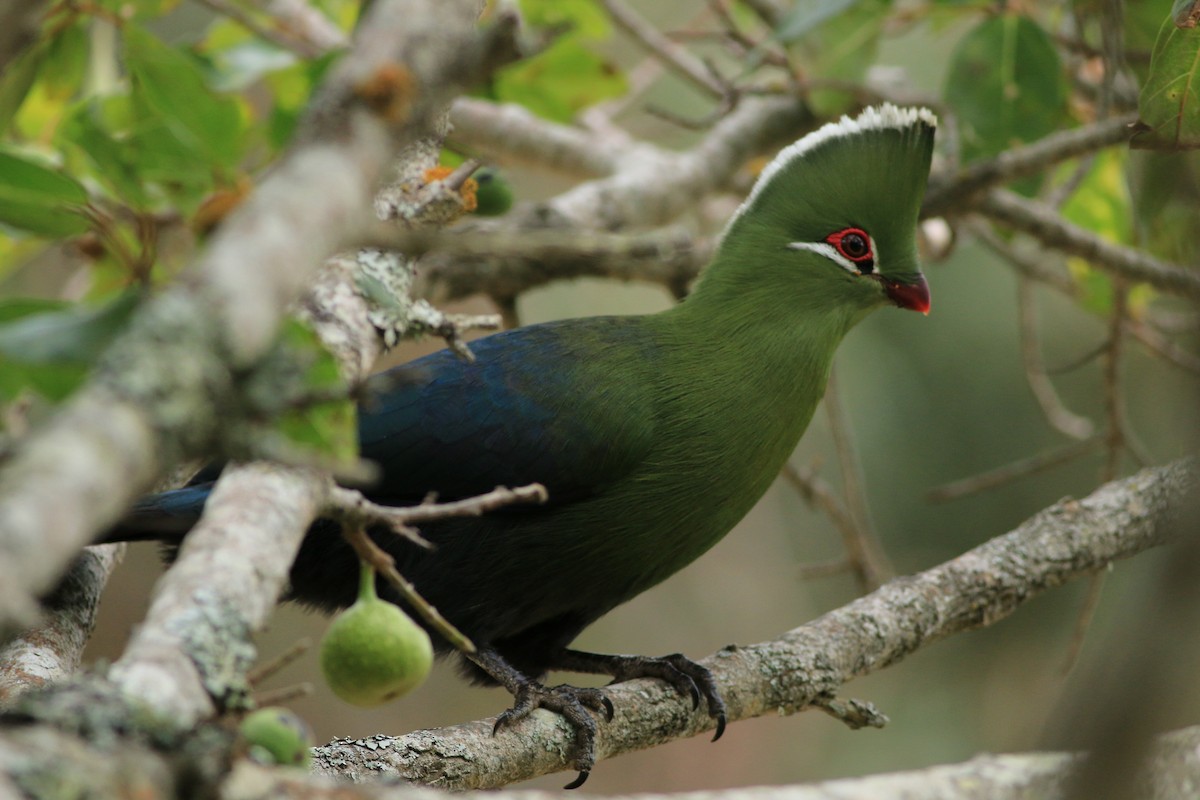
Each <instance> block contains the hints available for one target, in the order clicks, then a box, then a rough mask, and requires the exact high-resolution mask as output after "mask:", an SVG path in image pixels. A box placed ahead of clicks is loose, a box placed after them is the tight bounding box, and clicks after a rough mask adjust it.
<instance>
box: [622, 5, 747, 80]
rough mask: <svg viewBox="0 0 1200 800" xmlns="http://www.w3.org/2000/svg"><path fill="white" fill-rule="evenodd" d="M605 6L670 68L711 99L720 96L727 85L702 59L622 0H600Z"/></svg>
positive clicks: (628, 30)
mask: <svg viewBox="0 0 1200 800" xmlns="http://www.w3.org/2000/svg"><path fill="white" fill-rule="evenodd" d="M602 2H603V4H604V8H605V10H607V11H608V15H609V16H610V17H612V20H613V22H614V23H616V25H617V26H618V27H619V28H621V30H623V31H625V32H626V33H628V34H629V35H630V36H632V37H633V38H634V39H636V40H637V41H638V43H639V44H641V45H642V47H644V48H645V49H646V50H647V51H649V52H650V53H651V54H653V55H654V56H655V57H657V58H658V59H660V60H661V61H662V62H663V64H664V65H666V66H667V67H668V68H669V69H670V70H671V71H673V72H674V73H675V74H677V75H679V76H680V77H682V78H684V79H685V80H687V81H688V82H689V83H691V84H692V85H693V86H696V87H697V88H699V89H701V90H702V91H704V92H705V93H707V94H708V95H710V96H711V97H712V98H713V99H714V100H724V99H725V98H726V97H728V95H729V94H730V92H731V87H730V86H728V85H727V84H725V83H724V82H723V81H722V80H720V79H718V78H716V77H714V76H713V74H712V73H711V71H710V70H709V69H708V68H707V67H706V66H705V65H704V62H703V61H701V60H700V59H698V58H696V57H695V56H693V55H692V54H691V53H690V52H688V51H687V50H686V49H685V48H683V47H680V46H679V45H678V44H676V43H675V42H673V41H671V39H670V38H669V37H667V36H665V35H664V34H663V33H662V31H660V30H659V29H658V28H656V27H654V26H653V25H651V24H650V23H649V22H647V21H646V20H644V19H642V17H641V16H640V15H639V14H638V13H637V12H636V11H634V10H633V9H632V8H630V7H629V6H627V5H626V4H625V2H624V0H602Z"/></svg>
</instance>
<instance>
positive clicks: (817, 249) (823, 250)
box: [788, 242, 861, 275]
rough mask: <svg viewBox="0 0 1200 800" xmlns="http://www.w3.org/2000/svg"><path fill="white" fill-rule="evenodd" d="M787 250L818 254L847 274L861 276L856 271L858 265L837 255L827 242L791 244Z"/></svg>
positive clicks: (839, 254) (835, 250) (857, 270)
mask: <svg viewBox="0 0 1200 800" xmlns="http://www.w3.org/2000/svg"><path fill="white" fill-rule="evenodd" d="M788 249H789V250H810V251H812V252H814V253H819V254H820V255H823V256H825V257H826V258H828V259H829V260H830V261H832V262H833V263H835V264H837V265H838V266H839V267H841V268H842V269H844V270H846V271H847V272H852V273H854V274H855V275H859V274H861V272H860V271H859V269H858V265H857V264H855V263H854V262H853V261H851V260H850V259H848V258H846V257H845V256H844V255H842V254H841V253H839V252H838V251H837V248H835V247H834V246H833V245H831V244H829V242H791V243H789V244H788Z"/></svg>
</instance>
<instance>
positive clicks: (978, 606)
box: [315, 461, 1197, 789]
mask: <svg viewBox="0 0 1200 800" xmlns="http://www.w3.org/2000/svg"><path fill="white" fill-rule="evenodd" d="M1196 481H1197V478H1196V465H1195V464H1194V463H1193V462H1190V461H1182V462H1176V463H1174V464H1172V465H1169V466H1167V467H1160V468H1156V469H1149V470H1144V471H1142V472H1140V473H1138V474H1137V475H1134V476H1132V477H1130V478H1126V479H1124V480H1121V481H1116V482H1114V483H1110V484H1106V485H1104V486H1102V487H1100V488H1099V489H1098V490H1096V491H1095V492H1093V493H1092V494H1091V495H1090V496H1088V497H1087V498H1085V499H1083V500H1080V501H1075V500H1064V501H1061V502H1059V503H1057V504H1055V505H1054V506H1052V507H1050V508H1048V509H1046V510H1045V511H1043V512H1041V513H1039V514H1038V515H1036V516H1035V517H1033V518H1031V519H1030V520H1029V521H1027V522H1026V523H1024V524H1022V525H1021V526H1020V527H1018V528H1017V529H1015V530H1014V531H1012V532H1011V533H1008V534H1005V535H1003V536H1000V537H997V538H995V539H993V540H991V541H989V542H987V543H985V544H983V545H981V546H980V547H977V548H975V549H974V550H971V551H969V552H967V553H965V554H963V555H962V556H959V557H958V558H956V559H954V560H952V561H949V562H947V563H945V564H942V565H941V566H938V567H935V568H933V569H930V570H928V571H926V572H923V573H920V574H918V575H914V576H912V577H907V578H900V579H898V580H895V581H892V582H891V583H888V584H887V585H885V586H883V587H882V588H880V589H879V590H877V591H876V592H874V593H872V594H870V595H867V596H866V597H863V598H860V599H859V600H857V601H855V602H853V603H851V604H849V605H847V606H844V607H843V608H840V609H837V610H835V611H831V612H829V613H827V614H825V615H824V616H822V617H820V618H819V619H817V620H814V621H813V622H811V623H809V624H807V625H804V626H802V627H800V628H796V629H795V630H792V631H789V632H788V633H786V634H784V635H783V636H781V637H779V638H778V639H775V640H773V641H769V642H763V643H761V644H756V645H751V646H748V647H738V646H730V647H727V648H725V649H723V650H721V651H720V652H719V653H717V654H716V655H714V656H712V657H710V658H708V659H706V660H705V662H704V663H705V665H706V666H707V667H709V669H711V670H712V671H713V673H714V675H715V676H716V677H717V680H718V682H719V684H720V686H721V689H722V693H723V694H724V696H725V700H726V703H727V704H728V706H729V709H728V710H729V718H730V720H731V721H733V720H737V719H745V718H748V717H753V716H759V715H762V714H766V713H794V712H796V711H799V710H801V709H803V708H805V707H807V706H809V705H811V704H813V703H814V702H816V701H819V700H821V699H823V698H824V699H827V698H829V697H830V696H832V695H833V694H834V692H836V691H837V689H838V687H840V686H841V684H843V683H845V682H847V681H849V680H851V679H853V678H856V677H859V676H861V675H865V674H867V673H870V672H874V671H876V670H879V669H882V668H884V667H887V666H890V665H892V664H894V663H897V662H898V661H900V660H902V659H903V658H904V657H905V656H907V655H909V654H911V653H913V652H915V651H916V650H918V649H919V648H921V647H923V646H924V645H927V644H929V643H931V642H934V641H937V640H939V639H942V638H945V637H947V636H949V635H951V634H954V633H958V632H961V631H966V630H972V629H974V628H979V627H985V626H988V625H991V624H994V623H995V622H997V621H999V620H1000V619H1003V618H1004V617H1006V616H1008V615H1009V614H1011V613H1012V612H1013V611H1014V610H1016V609H1017V608H1018V607H1019V606H1021V605H1022V604H1023V603H1024V602H1026V601H1027V600H1029V599H1030V598H1032V597H1034V596H1036V595H1038V594H1040V593H1041V592H1043V591H1045V590H1046V589H1049V588H1053V587H1055V586H1059V585H1061V584H1063V583H1065V582H1067V581H1069V580H1072V579H1075V578H1078V577H1081V576H1085V575H1090V574H1091V573H1092V572H1094V571H1095V570H1097V569H1099V568H1101V567H1104V566H1106V565H1107V564H1108V563H1109V562H1111V561H1113V560H1116V559H1120V558H1126V557H1129V556H1132V555H1134V554H1136V553H1138V552H1141V551H1142V550H1145V549H1147V548H1149V547H1153V546H1156V545H1159V544H1161V543H1163V540H1164V537H1165V536H1166V532H1167V530H1168V528H1169V523H1170V522H1171V520H1172V518H1173V516H1172V515H1173V513H1174V509H1175V507H1176V506H1177V505H1178V504H1179V503H1180V502H1181V501H1182V499H1183V498H1184V497H1185V496H1186V495H1187V494H1188V493H1189V492H1193V491H1195V488H1196ZM608 692H609V695H610V697H611V698H612V700H613V704H614V706H615V707H616V711H617V713H616V717H615V719H614V720H613V722H612V723H611V724H609V725H602V726H601V727H600V733H599V736H598V737H597V743H596V744H597V756H598V757H599V758H607V757H610V756H614V755H617V754H619V753H622V752H626V751H629V750H634V749H642V748H646V747H651V746H654V745H656V744H661V743H663V742H665V741H669V740H672V739H677V738H683V737H687V736H693V735H695V734H697V733H700V732H701V731H704V730H707V729H709V728H711V727H712V720H711V719H709V718H708V717H707V716H706V715H705V714H703V713H697V712H693V711H692V709H691V706H690V703H689V701H688V700H687V699H686V698H683V697H680V696H679V695H678V694H677V693H675V692H674V691H673V690H672V689H671V688H670V687H667V686H664V685H662V684H660V683H658V682H654V681H632V682H630V683H627V684H621V685H618V686H614V687H612V688H610V689H609V690H608ZM572 735H573V734H572V732H571V731H570V730H569V728H568V727H567V726H566V724H565V723H564V722H563V721H562V720H561V719H559V718H557V717H556V716H554V715H550V714H546V715H534V716H532V717H530V718H529V719H527V720H525V721H523V722H522V723H521V724H519V725H517V726H513V727H512V728H507V729H503V730H501V731H499V732H497V733H496V734H495V735H493V734H492V721H491V720H480V721H477V722H471V723H466V724H463V725H459V726H456V727H452V728H443V729H438V730H428V731H417V732H415V733H411V734H408V735H406V736H401V737H386V736H377V737H374V738H373V739H372V740H371V741H370V742H356V741H353V740H335V741H334V742H331V743H330V744H328V745H326V746H324V747H320V748H317V750H316V751H315V752H316V761H315V768H316V769H317V771H319V772H322V773H325V774H334V775H342V776H344V777H350V778H355V779H361V778H364V777H367V776H370V777H371V778H377V777H379V776H380V775H394V776H397V777H400V778H402V779H405V780H409V781H415V782H419V783H424V784H429V785H436V786H439V787H443V788H450V789H471V788H495V787H499V786H503V785H506V784H508V783H512V782H514V781H518V780H524V779H527V778H531V777H534V776H536V775H541V774H546V773H549V772H554V771H558V770H563V769H567V768H568V763H567V761H566V759H565V758H564V754H566V753H569V752H570V744H571V741H572Z"/></svg>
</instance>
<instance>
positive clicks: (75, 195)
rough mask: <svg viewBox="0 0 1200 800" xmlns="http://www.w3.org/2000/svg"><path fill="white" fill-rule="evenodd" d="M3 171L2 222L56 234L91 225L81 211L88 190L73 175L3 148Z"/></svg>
mask: <svg viewBox="0 0 1200 800" xmlns="http://www.w3.org/2000/svg"><path fill="white" fill-rule="evenodd" d="M0 175H3V176H4V180H3V181H0V222H4V223H6V224H8V225H12V226H13V227H15V228H20V229H22V230H26V231H30V232H31V233H36V234H39V235H41V236H47V237H52V238H58V237H63V236H73V235H76V234H80V233H83V232H84V231H85V230H87V229H88V221H87V219H85V218H84V217H83V216H81V215H80V214H79V213H78V209H79V207H81V206H83V205H84V204H86V203H87V201H88V194H87V191H86V190H85V189H84V188H83V187H82V186H81V185H80V184H79V183H77V182H76V181H75V180H73V179H72V178H69V177H67V176H66V175H63V174H62V173H61V172H58V171H56V170H53V169H50V168H49V167H46V166H43V165H41V164H39V163H37V162H36V161H32V160H29V159H27V158H23V157H21V156H17V155H14V154H13V153H8V152H3V151H0Z"/></svg>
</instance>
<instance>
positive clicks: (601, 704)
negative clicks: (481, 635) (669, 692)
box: [467, 647, 613, 789]
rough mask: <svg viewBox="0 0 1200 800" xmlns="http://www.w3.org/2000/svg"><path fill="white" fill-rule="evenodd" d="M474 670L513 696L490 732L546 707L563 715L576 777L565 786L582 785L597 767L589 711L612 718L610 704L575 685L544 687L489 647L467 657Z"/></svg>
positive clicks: (598, 694)
mask: <svg viewBox="0 0 1200 800" xmlns="http://www.w3.org/2000/svg"><path fill="white" fill-rule="evenodd" d="M467 658H468V659H470V660H471V662H472V663H474V664H475V665H476V666H477V667H479V668H480V669H481V670H483V671H484V672H486V673H487V674H488V675H491V676H492V677H493V678H494V679H495V680H496V682H497V683H499V684H500V685H501V686H503V687H504V688H505V689H508V691H509V693H511V694H512V696H513V707H512V708H510V709H508V710H507V711H505V712H504V713H503V714H501V715H500V716H499V717H498V718H497V719H496V724H495V726H494V727H493V728H492V733H493V734H494V733H495V732H496V731H498V730H500V729H501V728H503V727H506V726H508V725H511V724H513V723H514V722H517V721H519V720H522V719H524V718H525V717H527V716H529V714H530V712H532V711H533V710H534V709H535V708H545V709H547V710H549V711H554V712H555V713H557V714H559V715H561V716H562V718H563V719H565V720H566V721H567V723H568V724H569V725H570V726H571V727H572V728H574V729H575V753H574V759H573V761H574V765H575V768H576V769H577V770H579V776H578V777H577V778H575V780H573V781H571V782H570V783H568V784H567V785H566V786H564V787H563V788H564V789H577V788H579V787H580V786H582V785H583V782H584V781H586V780H587V779H588V775H589V774H591V771H592V767H594V766H595V765H596V721H595V720H594V719H592V715H591V714H589V713H588V709H591V710H592V711H596V712H598V713H602V714H604V717H605V720H606V721H610V720H612V718H613V706H612V702H611V701H610V700H609V699H608V698H607V697H605V696H604V692H602V691H601V690H599V689H585V688H580V687H577V686H567V685H565V684H564V685H561V686H544V685H543V684H541V683H539V682H537V681H535V680H533V679H532V678H529V677H527V676H525V675H523V674H522V673H521V672H520V671H518V670H517V669H516V668H515V667H513V666H512V665H511V664H509V663H508V661H506V660H505V659H504V657H503V656H501V655H500V654H499V653H497V652H496V651H495V650H493V649H492V648H490V647H481V648H480V649H479V651H478V652H476V653H474V654H472V655H469V656H467Z"/></svg>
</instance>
